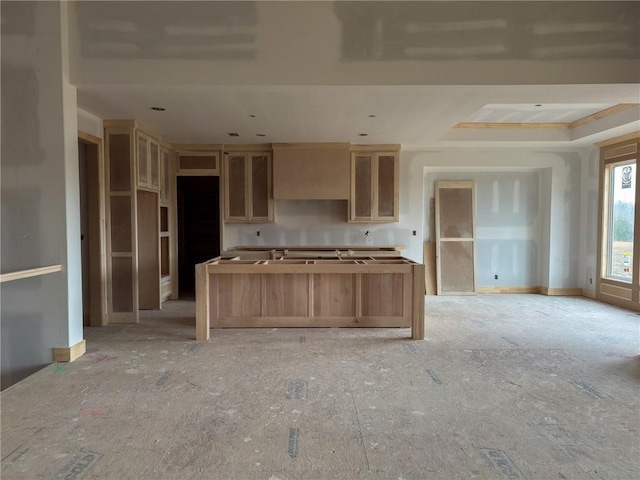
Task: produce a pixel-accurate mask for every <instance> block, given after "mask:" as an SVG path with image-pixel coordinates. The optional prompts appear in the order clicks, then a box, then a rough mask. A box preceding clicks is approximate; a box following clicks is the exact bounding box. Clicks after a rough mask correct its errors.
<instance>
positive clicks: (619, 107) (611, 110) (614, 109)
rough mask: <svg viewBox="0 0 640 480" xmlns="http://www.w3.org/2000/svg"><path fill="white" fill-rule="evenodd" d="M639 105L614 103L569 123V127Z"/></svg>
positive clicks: (579, 125)
mask: <svg viewBox="0 0 640 480" xmlns="http://www.w3.org/2000/svg"><path fill="white" fill-rule="evenodd" d="M637 106H638V104H637V103H619V104H618V105H614V106H613V107H609V108H606V109H604V110H600V111H599V112H596V113H593V114H591V115H587V116H586V117H582V118H579V119H578V120H574V121H573V122H570V123H569V128H576V127H581V126H582V125H587V124H589V123H592V122H595V121H596V120H600V119H601V118H605V117H610V116H611V115H615V114H616V113H620V112H624V111H625V110H629V109H630V108H633V107H637Z"/></svg>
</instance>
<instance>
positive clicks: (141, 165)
mask: <svg viewBox="0 0 640 480" xmlns="http://www.w3.org/2000/svg"><path fill="white" fill-rule="evenodd" d="M135 136H136V173H137V174H136V184H137V186H138V188H148V189H151V190H156V191H157V190H159V189H160V149H161V147H160V145H159V144H158V142H157V141H156V140H154V139H153V138H152V137H150V136H149V135H147V134H145V133H143V132H141V131H140V130H137V131H136V133H135Z"/></svg>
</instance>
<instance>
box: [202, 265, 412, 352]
mask: <svg viewBox="0 0 640 480" xmlns="http://www.w3.org/2000/svg"><path fill="white" fill-rule="evenodd" d="M210 327H214V328H240V327H242V328H246V327H255V328H276V327H283V328H285V327H286V328H289V327H405V328H406V327H411V328H412V338H414V339H422V338H424V265H421V264H417V263H415V262H413V261H411V260H408V259H405V258H397V259H393V260H389V259H384V260H378V259H369V260H277V261H271V260H262V261H253V260H221V259H219V258H218V259H214V260H212V261H210V262H207V263H203V264H200V265H197V266H196V338H197V339H198V340H206V339H208V338H209V335H210V332H209V329H210Z"/></svg>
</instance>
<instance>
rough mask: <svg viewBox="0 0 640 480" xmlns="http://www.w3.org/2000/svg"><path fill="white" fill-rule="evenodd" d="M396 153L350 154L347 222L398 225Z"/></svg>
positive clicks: (397, 165) (397, 164)
mask: <svg viewBox="0 0 640 480" xmlns="http://www.w3.org/2000/svg"><path fill="white" fill-rule="evenodd" d="M398 158H399V154H398V152H352V153H351V197H350V202H349V203H350V205H349V221H350V222H381V223H382V222H397V221H398V212H399V205H398V187H399V163H398Z"/></svg>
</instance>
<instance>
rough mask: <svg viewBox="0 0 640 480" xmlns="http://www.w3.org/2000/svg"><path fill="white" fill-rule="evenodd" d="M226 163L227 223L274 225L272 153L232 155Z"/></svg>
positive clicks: (225, 207) (225, 157) (225, 199)
mask: <svg viewBox="0 0 640 480" xmlns="http://www.w3.org/2000/svg"><path fill="white" fill-rule="evenodd" d="M223 160H224V170H223V171H224V220H225V222H230V223H231V222H237V223H269V222H273V196H272V193H271V176H272V173H271V172H272V162H271V152H266V151H264V152H230V153H229V154H227V155H225V156H224V158H223Z"/></svg>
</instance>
